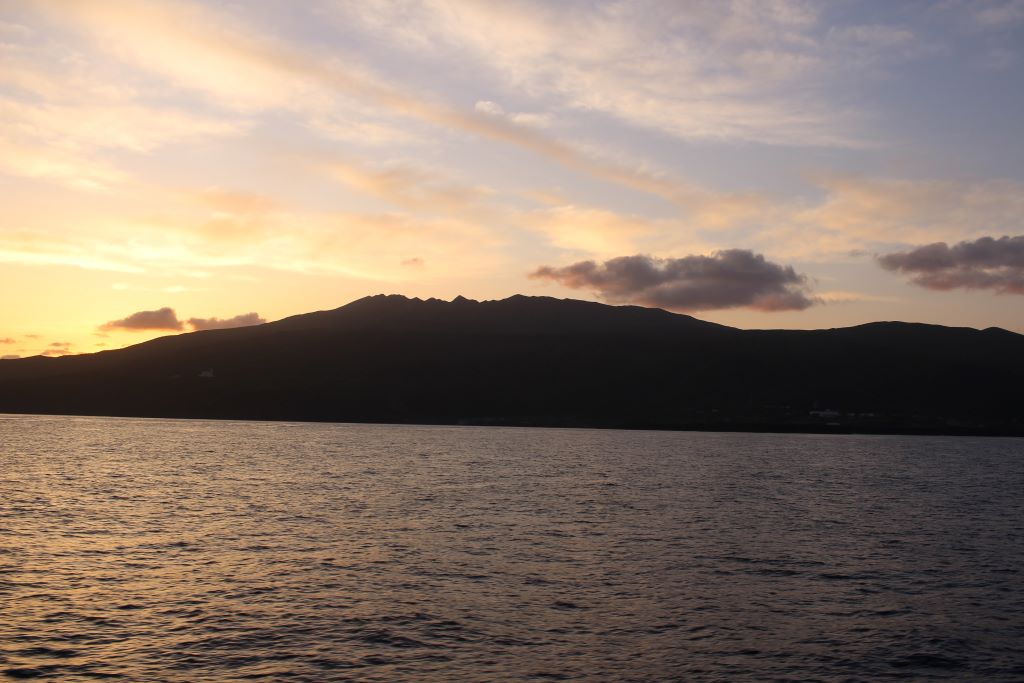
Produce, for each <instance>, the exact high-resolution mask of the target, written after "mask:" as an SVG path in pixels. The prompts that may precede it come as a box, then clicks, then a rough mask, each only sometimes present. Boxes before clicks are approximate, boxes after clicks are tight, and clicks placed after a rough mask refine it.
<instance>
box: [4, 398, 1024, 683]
mask: <svg viewBox="0 0 1024 683" xmlns="http://www.w3.org/2000/svg"><path fill="white" fill-rule="evenodd" d="M2 677H6V678H7V679H18V680H25V679H31V680H57V681H95V680H99V679H103V680H106V679H111V680H123V681H144V682H147V683H149V682H159V681H311V682H320V681H381V682H393V681H417V682H424V683H429V682H433V681H459V682H464V681H887V680H906V681H987V682H998V681H1007V682H1009V681H1024V440H1022V439H1012V438H959V437H957V438H953V437H922V436H913V437H903V436H846V435H843V436H837V435H787V434H727V433H695V432H656V431H615V430H587V429H527V428H500V427H445V426H396V425H361V424H302V423H280V422H223V421H201V420H157V419H120V418H92V417H54V416H14V415H9V416H0V678H2Z"/></svg>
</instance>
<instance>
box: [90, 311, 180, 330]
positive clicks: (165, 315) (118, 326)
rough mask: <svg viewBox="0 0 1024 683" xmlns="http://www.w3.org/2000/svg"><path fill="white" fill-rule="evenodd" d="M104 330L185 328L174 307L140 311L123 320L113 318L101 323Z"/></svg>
mask: <svg viewBox="0 0 1024 683" xmlns="http://www.w3.org/2000/svg"><path fill="white" fill-rule="evenodd" d="M100 329H102V330H179V331H180V330H183V329H185V325H184V323H182V322H181V321H180V320H178V315H177V313H175V312H174V309H173V308H166V307H165V308H160V309H157V310H155V311H139V312H138V313H132V314H131V315H130V316H128V317H127V318H122V319H121V320H111V321H110V322H108V323H106V324H104V325H101V326H100Z"/></svg>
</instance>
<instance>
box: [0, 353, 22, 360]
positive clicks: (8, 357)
mask: <svg viewBox="0 0 1024 683" xmlns="http://www.w3.org/2000/svg"><path fill="white" fill-rule="evenodd" d="M19 358H21V356H19V355H17V354H15V353H8V354H6V355H4V356H0V360H17V359H19Z"/></svg>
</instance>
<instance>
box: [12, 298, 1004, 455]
mask: <svg viewBox="0 0 1024 683" xmlns="http://www.w3.org/2000/svg"><path fill="white" fill-rule="evenodd" d="M1021 387H1024V336H1022V335H1018V334H1015V333H1012V332H1008V331H1006V330H1001V329H998V328H989V329H986V330H974V329H969V328H950V327H942V326H937V325H923V324H912V323H899V322H880V323H871V324H868V325H860V326H857V327H849V328H840V329H830V330H811V331H800V330H739V329H735V328H731V327H725V326H722V325H716V324H713V323H708V322H704V321H701V320H697V319H696V318H692V317H690V316H686V315H679V314H674V313H669V312H667V311H663V310H660V309H651V308H641V307H636V306H607V305H604V304H598V303H592V302H585V301H574V300H558V299H553V298H549V297H526V296H513V297H511V298H508V299H504V300H501V301H484V302H478V301H472V300H468V299H464V298H462V297H459V298H456V299H455V300H454V301H451V302H447V301H440V300H437V299H429V300H426V301H423V300H420V299H408V298H405V297H401V296H384V295H379V296H372V297H367V298H364V299H360V300H358V301H354V302H352V303H350V304H348V305H347V306H342V307H341V308H338V309H335V310H332V311H321V312H317V313H308V314H305V315H297V316H293V317H290V318H285V319H284V320H280V321H277V322H273V323H267V324H264V325H259V326H255V327H244V328H236V329H227V330H209V331H203V332H192V333H190V334H180V335H174V336H168V337H161V338H159V339H154V340H152V341H149V342H146V343H143V344H138V345H136V346H131V347H128V348H125V349H120V350H116V351H103V352H100V353H95V354H89V355H80V356H63V357H59V358H45V357H38V356H37V357H33V358H25V359H19V360H6V361H2V362H0V412H10V413H54V414H92V415H123V416H151V417H193V418H237V419H275V420H326V421H340V422H363V421H369V422H423V423H444V424H515V425H544V426H594V427H653V428H678V429H688V428H689V429H721V430H731V429H744V430H746V429H751V430H783V431H864V432H882V433H884V432H905V433H918V432H919V433H975V434H1015V435H1024V398H1022V393H1021Z"/></svg>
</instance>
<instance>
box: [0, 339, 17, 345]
mask: <svg viewBox="0 0 1024 683" xmlns="http://www.w3.org/2000/svg"><path fill="white" fill-rule="evenodd" d="M13 343H14V339H12V338H11V337H4V338H3V339H0V344H13Z"/></svg>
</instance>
